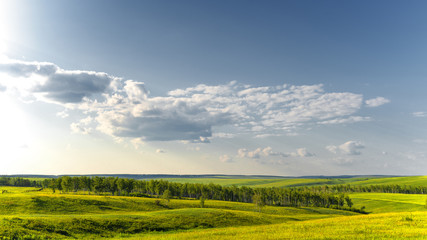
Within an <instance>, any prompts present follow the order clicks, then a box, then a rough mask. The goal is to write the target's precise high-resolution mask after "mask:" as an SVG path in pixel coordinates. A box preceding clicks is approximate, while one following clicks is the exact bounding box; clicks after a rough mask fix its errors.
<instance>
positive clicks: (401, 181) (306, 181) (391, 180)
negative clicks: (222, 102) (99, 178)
mask: <svg viewBox="0 0 427 240" xmlns="http://www.w3.org/2000/svg"><path fill="white" fill-rule="evenodd" d="M164 180H167V181H171V182H179V183H186V182H188V183H205V184H206V183H214V184H220V185H223V186H233V185H235V186H248V187H300V186H316V185H337V184H350V185H361V186H368V185H393V184H395V185H401V186H404V185H408V186H427V176H411V177H351V178H276V179H271V178H267V179H260V178H256V179H252V178H244V179H230V178H220V177H218V178H165V179H164Z"/></svg>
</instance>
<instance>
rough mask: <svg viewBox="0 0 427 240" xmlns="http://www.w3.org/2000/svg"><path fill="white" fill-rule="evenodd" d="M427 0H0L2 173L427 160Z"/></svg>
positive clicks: (403, 170) (389, 167) (382, 164)
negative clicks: (426, 94) (426, 93)
mask: <svg viewBox="0 0 427 240" xmlns="http://www.w3.org/2000/svg"><path fill="white" fill-rule="evenodd" d="M426 9H427V3H426V2H425V1H267V2H265V1H48V0H41V1H22V0H21V1H8V0H6V1H2V2H1V3H0V47H1V48H0V60H1V63H0V111H2V114H1V115H2V116H3V117H2V118H1V120H0V130H1V131H2V132H3V134H2V135H1V136H0V149H1V148H2V149H3V150H2V151H0V152H1V153H0V161H3V165H4V166H5V167H4V168H3V170H2V172H1V173H3V174H15V173H40V174H73V173H76V174H80V173H81V174H84V173H173V174H204V173H224V174H274V175H292V176H298V175H342V174H402V175H403V174H426V173H425V171H424V170H423V169H426V167H427V162H426V161H427V157H426V156H427V155H426V154H427V151H426V150H425V149H426V146H427V130H426V129H427V128H426V123H427V122H426V120H427V119H426V117H427V107H426V100H427V98H426V97H425V90H426V89H427V81H426V76H427V68H426V64H427V60H426V58H425V56H427V44H425V43H426V42H427V29H426V28H427V16H426V14H425V11H426Z"/></svg>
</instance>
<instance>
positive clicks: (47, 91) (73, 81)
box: [0, 59, 116, 103]
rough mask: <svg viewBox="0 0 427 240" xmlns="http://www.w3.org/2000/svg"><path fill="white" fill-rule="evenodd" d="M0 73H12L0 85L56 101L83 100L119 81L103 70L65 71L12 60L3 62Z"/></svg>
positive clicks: (50, 66)
mask: <svg viewBox="0 0 427 240" xmlns="http://www.w3.org/2000/svg"><path fill="white" fill-rule="evenodd" d="M0 72H1V73H5V74H7V75H8V76H9V78H4V79H0V84H2V85H5V86H6V87H11V88H14V89H17V90H18V91H20V92H21V93H22V94H24V95H25V94H33V95H34V96H36V97H37V98H38V99H40V100H44V101H47V102H56V103H78V102H81V101H82V100H83V98H85V97H93V96H94V95H95V94H100V93H103V92H105V91H106V90H107V88H108V87H109V86H110V83H111V82H112V81H114V80H116V78H115V77H113V76H110V75H108V74H106V73H103V72H93V71H80V70H64V69H61V68H59V67H58V66H56V65H55V64H53V63H48V62H26V61H18V60H11V59H7V60H6V61H2V62H0ZM17 79H19V80H18V81H16V80H17Z"/></svg>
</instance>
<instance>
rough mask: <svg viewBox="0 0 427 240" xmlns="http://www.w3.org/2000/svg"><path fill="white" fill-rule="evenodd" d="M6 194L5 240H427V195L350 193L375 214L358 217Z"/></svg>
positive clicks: (354, 181)
mask: <svg viewBox="0 0 427 240" xmlns="http://www.w3.org/2000/svg"><path fill="white" fill-rule="evenodd" d="M381 179H383V180H384V181H383V182H381ZM398 179H399V178H379V177H374V178H370V179H366V177H365V178H363V179H362V178H346V179H298V178H296V179H259V178H257V179H232V178H229V179H225V178H205V179H203V178H189V179H168V180H171V182H174V181H175V182H180V183H185V182H190V183H191V182H192V183H205V184H208V183H213V184H219V185H223V186H231V187H232V188H231V189H234V188H235V187H236V185H243V186H245V187H250V186H252V187H254V189H258V188H259V187H265V188H266V189H269V187H276V188H277V187H279V186H280V187H285V188H289V186H296V185H297V186H299V187H301V186H306V187H311V186H313V183H314V184H319V185H322V184H323V185H325V184H327V182H328V181H333V182H336V183H340V182H346V184H350V185H355V186H356V185H366V186H368V185H371V184H375V185H379V184H383V185H389V184H396V183H398ZM423 179H425V177H403V178H401V180H402V186H403V185H412V186H417V184H422V180H423ZM36 180H37V179H36ZM322 181H323V183H322ZM161 183H163V182H161ZM251 184H252V185H251ZM304 184H305V185H304ZM333 185H334V184H333V183H328V186H333ZM172 186H173V185H172ZM211 186H212V185H211ZM314 186H316V185H314ZM0 190H1V191H2V194H1V195H0V214H1V219H0V238H3V239H76V238H77V239H104V238H107V239H110V238H114V239H141V238H143V239H236V238H238V239H331V238H333V239H336V238H339V239H363V238H369V239H370V238H374V239H375V238H394V239H399V238H400V239H408V238H414V239H420V238H427V230H426V229H427V215H426V214H425V213H426V208H425V206H426V199H427V196H426V195H424V194H398V193H378V192H369V193H367V192H352V193H348V196H349V197H350V198H351V200H352V203H353V207H355V208H357V209H360V208H364V209H365V210H366V212H367V213H369V214H360V213H357V212H352V211H345V210H338V209H333V208H331V207H330V208H323V207H313V206H307V207H304V206H299V207H289V206H275V205H270V206H269V205H268V204H267V205H263V206H257V205H256V204H254V203H245V202H233V201H220V200H211V199H206V200H204V201H203V204H202V203H201V200H200V199H194V198H188V197H184V198H181V199H179V198H178V197H170V198H165V197H164V196H162V195H156V194H153V195H151V196H150V195H143V196H116V195H114V194H111V193H108V192H107V193H97V194H95V193H94V192H89V191H83V190H81V191H80V190H79V191H60V190H59V189H56V191H55V192H53V191H52V189H49V188H44V189H42V188H40V187H14V186H2V187H0ZM254 201H255V200H254Z"/></svg>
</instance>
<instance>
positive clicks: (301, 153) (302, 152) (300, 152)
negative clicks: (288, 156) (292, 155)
mask: <svg viewBox="0 0 427 240" xmlns="http://www.w3.org/2000/svg"><path fill="white" fill-rule="evenodd" d="M296 154H297V156H298V157H312V156H314V154H313V153H310V152H308V151H307V149H306V148H298V149H297V151H296Z"/></svg>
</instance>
